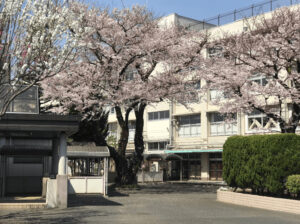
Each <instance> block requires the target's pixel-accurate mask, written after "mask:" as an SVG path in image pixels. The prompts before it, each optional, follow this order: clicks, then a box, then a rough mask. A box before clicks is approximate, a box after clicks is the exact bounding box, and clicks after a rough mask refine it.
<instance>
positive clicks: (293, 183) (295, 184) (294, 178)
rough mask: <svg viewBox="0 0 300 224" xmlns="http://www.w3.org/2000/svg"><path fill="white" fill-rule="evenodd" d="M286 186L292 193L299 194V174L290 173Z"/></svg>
mask: <svg viewBox="0 0 300 224" xmlns="http://www.w3.org/2000/svg"><path fill="white" fill-rule="evenodd" d="M285 186H286V188H287V189H288V191H289V192H290V193H292V194H297V195H298V196H299V194H300V175H290V176H288V178H287V181H286V184H285Z"/></svg>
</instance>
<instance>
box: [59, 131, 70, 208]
mask: <svg viewBox="0 0 300 224" xmlns="http://www.w3.org/2000/svg"><path fill="white" fill-rule="evenodd" d="M56 180H57V192H56V203H57V207H58V208H67V207H68V176H67V141H66V134H65V133H61V134H60V137H59V151H58V174H57V176H56Z"/></svg>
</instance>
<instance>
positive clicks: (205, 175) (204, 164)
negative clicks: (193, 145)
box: [201, 153, 209, 180]
mask: <svg viewBox="0 0 300 224" xmlns="http://www.w3.org/2000/svg"><path fill="white" fill-rule="evenodd" d="M201 179H202V180H209V153H202V154H201Z"/></svg>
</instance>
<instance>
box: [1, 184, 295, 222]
mask: <svg viewBox="0 0 300 224" xmlns="http://www.w3.org/2000/svg"><path fill="white" fill-rule="evenodd" d="M69 205H70V207H69V208H67V209H44V210H27V211H0V223H5V224H7V223H51V224H52V223H53V224H54V223H55V224H56V223H104V224H106V223H122V224H125V223H128V224H129V223H130V224H137V223H139V224H140V223H142V224H148V223H149V224H150V223H151V224H156V223H157V224H170V223H172V224H177V223H178V224H185V223H191V224H202V223H203V224H204V223H205V224H215V223H218V224H219V223H220V224H221V223H222V224H227V223H228V224H237V223H243V224H250V223H251V224H260V223H261V224H277V223H278V224H284V223H291V224H292V223H295V224H296V223H297V224H299V223H300V215H293V214H288V213H282V212H272V211H266V210H262V209H254V208H248V207H242V206H235V205H230V204H225V203H220V202H217V201H216V194H215V193H210V192H209V190H207V189H206V190H205V189H203V188H201V187H197V186H196V187H195V186H189V185H168V184H163V185H155V186H146V187H143V188H142V189H141V190H139V191H122V192H113V193H112V195H111V196H110V197H108V198H103V197H101V196H95V195H80V196H76V197H72V198H70V203H69Z"/></svg>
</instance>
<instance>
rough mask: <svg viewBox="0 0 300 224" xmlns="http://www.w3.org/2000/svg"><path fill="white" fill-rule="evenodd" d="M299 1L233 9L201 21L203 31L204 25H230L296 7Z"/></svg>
mask: <svg viewBox="0 0 300 224" xmlns="http://www.w3.org/2000/svg"><path fill="white" fill-rule="evenodd" d="M299 3H300V0H268V1H264V2H261V3H257V4H254V5H251V6H249V7H246V8H240V9H235V10H233V11H231V12H227V13H224V14H219V15H217V16H215V17H211V18H207V19H204V20H203V22H202V23H203V29H204V25H205V24H206V23H209V24H213V25H216V26H221V25H224V24H227V23H231V22H234V21H237V20H240V19H244V18H249V17H253V16H257V15H261V14H264V13H267V12H270V11H273V10H275V9H278V8H281V7H284V6H291V5H297V4H299Z"/></svg>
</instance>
